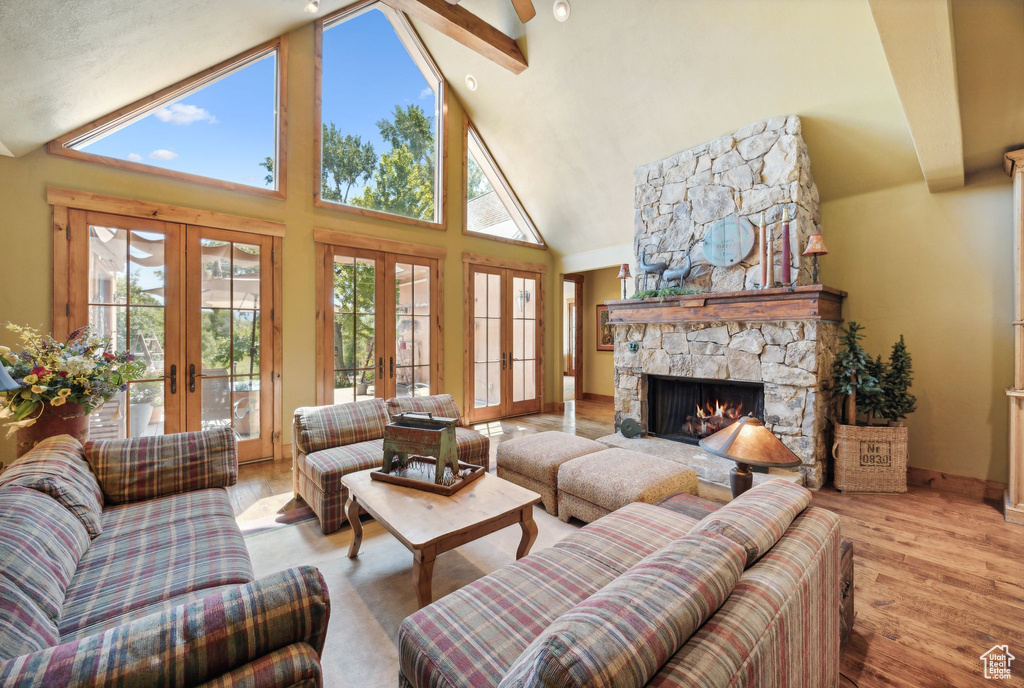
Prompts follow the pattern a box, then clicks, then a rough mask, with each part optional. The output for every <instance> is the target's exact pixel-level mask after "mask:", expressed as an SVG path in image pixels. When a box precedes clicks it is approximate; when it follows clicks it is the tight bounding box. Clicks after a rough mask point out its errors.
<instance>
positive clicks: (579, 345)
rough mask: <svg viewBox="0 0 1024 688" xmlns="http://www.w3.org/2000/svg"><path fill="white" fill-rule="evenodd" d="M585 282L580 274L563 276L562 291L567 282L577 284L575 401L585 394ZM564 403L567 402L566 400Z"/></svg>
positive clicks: (574, 367) (574, 369)
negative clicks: (583, 390)
mask: <svg viewBox="0 0 1024 688" xmlns="http://www.w3.org/2000/svg"><path fill="white" fill-rule="evenodd" d="M583 280H584V276H583V275H581V274H579V273H567V274H565V275H562V282H563V285H562V289H563V290H564V289H565V285H564V283H565V282H573V283H575V294H574V296H573V298H574V299H575V300H576V322H575V323H573V344H574V346H575V348H576V356H575V357H574V360H573V364H574V366H573V373H572V374H573V377H574V378H576V395H575V396H574V399H575V398H576V397H578V396H581V395H582V394H583V392H582V387H581V386H580V385H581V384H582V382H583ZM562 401H565V400H564V399H563V400H562Z"/></svg>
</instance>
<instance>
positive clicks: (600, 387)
mask: <svg viewBox="0 0 1024 688" xmlns="http://www.w3.org/2000/svg"><path fill="white" fill-rule="evenodd" d="M582 274H583V384H582V385H577V387H578V388H580V389H582V391H583V393H584V394H600V395H604V396H609V397H610V396H614V395H615V354H614V352H612V351H598V350H597V306H598V305H599V304H602V303H604V302H605V301H612V300H614V299H618V298H621V296H622V283H621V282H619V280H618V279H616V275H618V274H619V268H618V267H614V268H603V269H601V270H591V271H589V272H584V273H582Z"/></svg>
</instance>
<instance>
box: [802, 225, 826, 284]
mask: <svg viewBox="0 0 1024 688" xmlns="http://www.w3.org/2000/svg"><path fill="white" fill-rule="evenodd" d="M827 254H828V249H827V248H825V238H824V237H823V236H821V234H820V233H819V234H812V235H811V236H809V237H807V248H806V249H804V253H803V255H805V256H812V257H813V258H814V269H813V271H812V273H811V281H812V282H814V283H815V284H817V283H818V256H824V255H827Z"/></svg>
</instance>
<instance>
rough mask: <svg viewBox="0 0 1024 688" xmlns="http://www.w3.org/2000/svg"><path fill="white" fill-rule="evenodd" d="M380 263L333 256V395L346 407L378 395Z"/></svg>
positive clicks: (372, 258)
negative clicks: (378, 290) (376, 371)
mask: <svg viewBox="0 0 1024 688" xmlns="http://www.w3.org/2000/svg"><path fill="white" fill-rule="evenodd" d="M379 267H380V266H379V260H378V259H377V258H375V257H363V256H357V255H335V256H334V262H333V270H332V285H331V288H332V290H333V291H332V297H331V298H332V308H331V312H332V314H333V316H332V317H333V319H332V323H331V327H332V337H333V340H334V347H333V355H332V360H333V366H334V368H333V375H332V376H331V379H332V380H333V383H332V384H333V390H334V391H333V396H332V399H331V401H330V402H329V403H334V404H345V403H351V402H354V401H364V400H366V399H372V398H374V397H376V396H381V394H380V392H381V391H383V390H378V389H377V384H376V374H375V370H376V369H377V367H378V354H377V350H378V348H379V347H378V345H377V342H378V332H377V289H378V268H379Z"/></svg>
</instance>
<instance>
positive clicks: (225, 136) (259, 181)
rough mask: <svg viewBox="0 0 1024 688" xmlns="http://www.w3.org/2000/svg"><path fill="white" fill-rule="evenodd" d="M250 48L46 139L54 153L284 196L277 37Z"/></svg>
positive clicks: (279, 65) (280, 47)
mask: <svg viewBox="0 0 1024 688" xmlns="http://www.w3.org/2000/svg"><path fill="white" fill-rule="evenodd" d="M283 40H284V39H278V40H275V41H273V42H272V43H269V44H266V45H263V46H260V47H259V48H256V49H254V50H250V51H248V52H246V53H244V54H243V55H240V56H238V57H236V58H233V59H231V60H228V61H227V62H224V63H222V64H220V65H217V66H216V67H213V68H211V69H208V70H206V71H205V72H202V73H201V74H198V75H196V76H194V77H191V78H189V79H186V80H184V81H182V82H180V83H178V84H175V85H174V86H171V87H170V88H168V89H165V90H163V91H161V92H159V93H157V94H155V95H153V96H150V97H148V98H144V99H142V100H140V101H138V102H136V103H133V104H132V105H129V106H127V107H125V108H122V109H121V110H118V111H117V112H115V113H112V114H111V115H108V116H107V117H104V118H102V119H100V120H99V121H98V122H94V123H93V124H90V125H87V126H86V127H82V128H81V129H78V130H76V131H73V132H71V133H70V134H67V135H65V136H62V137H60V138H59V139H56V140H55V141H52V142H51V143H50V151H51V152H52V153H56V154H58V155H65V156H68V157H73V158H78V159H82V160H89V161H92V162H100V163H106V164H110V165H114V166H116V167H121V168H126V169H132V170H137V171H143V172H151V173H156V174H161V175H165V176H170V177H176V178H179V179H186V180H189V181H198V182H202V183H207V184H212V185H214V186H221V187H227V188H234V189H240V190H245V191H256V192H258V193H265V194H268V195H283V192H284V181H283V175H280V176H279V174H278V164H277V162H278V160H279V158H280V155H279V146H281V145H282V142H283V138H284V137H283V135H281V132H280V126H279V125H280V122H279V103H280V102H281V100H282V99H283V97H284V94H283V93H281V92H280V91H281V89H280V87H279V85H280V83H281V77H280V74H279V72H280V71H281V70H283V68H284V67H283V65H282V64H281V63H282V53H283V50H282V41H283Z"/></svg>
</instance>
